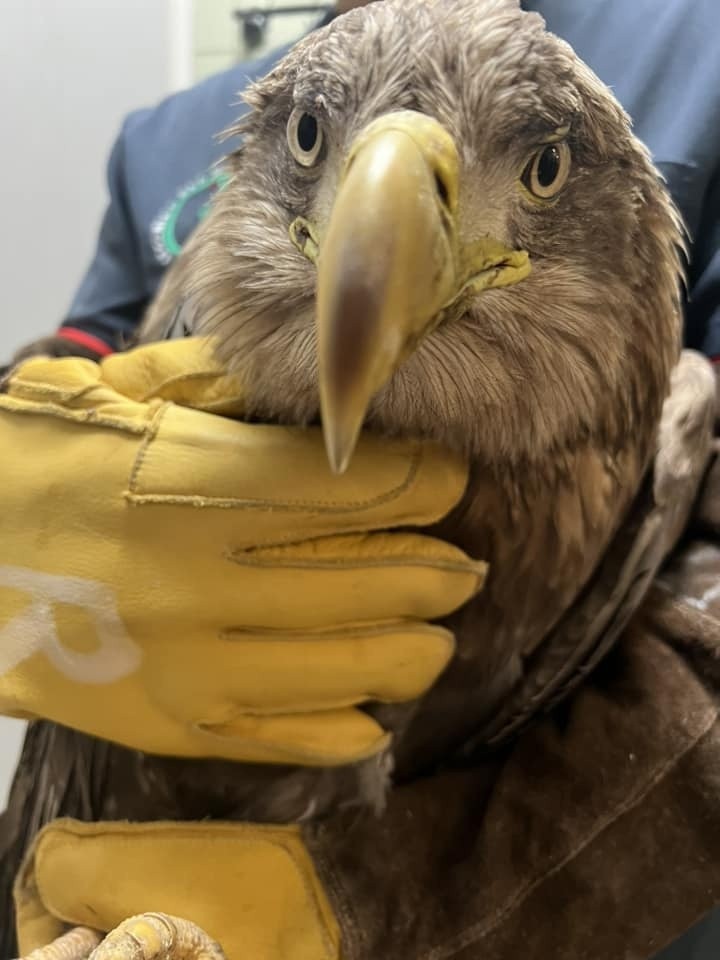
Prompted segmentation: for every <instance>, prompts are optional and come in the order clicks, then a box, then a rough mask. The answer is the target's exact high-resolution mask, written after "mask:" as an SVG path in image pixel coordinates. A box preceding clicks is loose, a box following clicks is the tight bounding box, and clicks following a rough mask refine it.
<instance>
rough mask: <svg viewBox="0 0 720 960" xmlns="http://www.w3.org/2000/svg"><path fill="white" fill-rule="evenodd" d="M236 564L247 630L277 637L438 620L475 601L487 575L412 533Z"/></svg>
mask: <svg viewBox="0 0 720 960" xmlns="http://www.w3.org/2000/svg"><path fill="white" fill-rule="evenodd" d="M231 559H232V560H233V562H234V563H235V564H237V565H238V566H239V567H240V568H241V569H240V570H239V571H238V579H239V580H241V581H242V583H243V584H244V586H245V588H246V589H247V591H248V592H247V594H246V595H245V596H244V597H243V601H242V605H243V610H244V614H245V616H246V617H247V618H248V619H246V620H245V623H248V622H249V623H262V624H263V625H265V626H269V627H272V628H275V629H296V628H307V627H312V626H323V625H328V626H330V625H337V624H342V623H355V622H368V621H370V622H372V621H383V620H396V619H413V620H437V619H439V618H441V617H444V616H447V615H448V614H450V613H452V612H453V611H454V610H456V609H458V607H460V606H462V605H463V604H464V603H466V602H467V601H468V600H469V599H470V598H471V597H472V596H474V595H475V594H476V593H477V592H478V591H479V590H480V589H481V587H482V585H483V582H484V578H485V574H486V571H487V565H486V564H485V563H483V562H480V561H474V560H471V559H470V558H469V557H468V556H467V554H465V553H463V551H462V550H460V549H459V548H457V547H454V546H453V545H452V544H448V543H445V542H444V541H441V540H436V539H434V538H432V537H429V536H424V535H420V534H413V533H397V534H394V533H377V534H368V535H366V536H362V537H360V536H339V537H327V538H322V539H319V540H313V541H305V542H303V543H299V544H295V545H293V546H291V547H277V548H270V549H265V550H252V551H244V552H243V551H240V552H235V553H234V554H233V555H232V558H231ZM230 622H232V621H230Z"/></svg>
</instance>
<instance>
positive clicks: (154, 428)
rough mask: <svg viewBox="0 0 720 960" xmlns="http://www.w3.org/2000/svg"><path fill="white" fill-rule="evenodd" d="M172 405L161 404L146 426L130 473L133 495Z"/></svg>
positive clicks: (129, 488)
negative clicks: (141, 471) (151, 447)
mask: <svg viewBox="0 0 720 960" xmlns="http://www.w3.org/2000/svg"><path fill="white" fill-rule="evenodd" d="M170 406H171V404H170V403H169V402H165V403H163V404H161V405H160V406H159V407H158V409H157V410H156V411H155V413H154V414H153V417H152V419H151V420H150V422H149V423H147V424H145V426H144V429H143V433H144V434H145V436H144V438H143V441H142V443H141V444H140V447H139V449H138V452H137V454H136V456H135V462H134V463H133V466H132V470H131V471H130V478H129V480H128V491H129V492H130V493H132V491H133V489H134V488H135V487H136V485H137V482H138V475H139V473H140V470H141V469H142V466H143V464H144V463H145V458H146V456H147V453H148V450H149V448H150V444H151V443H152V441H153V440H154V439H155V437H156V436H157V434H158V430H159V429H160V424H161V422H162V420H163V418H164V417H165V414H166V413H167V411H168V410H169V409H170ZM127 497H128V493H127V492H126V493H125V498H126V499H127Z"/></svg>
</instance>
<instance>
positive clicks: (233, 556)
mask: <svg viewBox="0 0 720 960" xmlns="http://www.w3.org/2000/svg"><path fill="white" fill-rule="evenodd" d="M223 555H224V557H225V559H226V560H230V562H231V563H235V564H238V565H239V566H244V567H263V568H269V569H273V570H274V569H277V568H280V569H290V570H337V569H340V570H363V569H365V568H366V567H373V568H374V567H400V568H401V567H422V568H428V569H431V570H447V571H448V572H452V573H465V574H468V575H470V576H473V577H474V578H475V579H476V580H479V581H480V582H481V583H482V581H483V580H484V578H485V574H486V571H487V564H485V563H484V562H483V561H482V560H477V561H473V560H471V561H468V562H467V563H462V562H461V561H454V560H431V559H430V558H424V557H422V556H408V557H402V558H399V559H395V558H392V559H391V558H387V559H386V558H380V557H370V558H367V559H364V560H350V559H342V558H339V559H337V560H288V561H283V562H280V561H277V560H272V559H265V558H257V557H256V556H253V555H251V554H250V552H249V551H243V550H242V549H240V550H229V551H226V552H225V553H224V554H223Z"/></svg>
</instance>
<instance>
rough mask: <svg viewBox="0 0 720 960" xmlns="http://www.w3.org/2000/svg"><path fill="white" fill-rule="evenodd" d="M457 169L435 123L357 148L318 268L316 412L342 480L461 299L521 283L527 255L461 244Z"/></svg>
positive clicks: (372, 133)
mask: <svg viewBox="0 0 720 960" xmlns="http://www.w3.org/2000/svg"><path fill="white" fill-rule="evenodd" d="M458 191H459V159H458V154H457V150H456V147H455V144H454V143H453V141H452V138H451V137H450V135H449V134H448V133H447V132H446V130H445V129H444V128H443V127H442V126H441V125H440V124H439V123H437V122H436V121H435V120H432V119H431V118H430V117H427V116H425V115H423V114H420V113H415V112H413V111H403V112H398V113H393V114H388V115H386V116H384V117H381V118H380V119H378V120H376V121H374V122H373V123H372V124H370V125H369V126H368V127H367V128H366V129H365V130H364V131H363V132H362V133H361V134H360V136H359V137H358V138H357V140H356V141H355V143H354V144H353V146H352V148H351V150H350V153H349V156H348V159H347V161H346V164H345V169H344V171H343V175H342V178H341V182H340V186H339V188H338V191H337V196H336V198H335V202H334V204H333V208H332V212H331V215H330V222H329V224H328V227H327V231H326V232H325V235H324V237H323V239H322V243H321V245H320V254H319V258H318V299H317V325H318V329H317V335H318V360H319V375H320V405H321V413H322V422H323V430H324V434H325V445H326V448H327V453H328V459H329V461H330V466H331V467H332V469H333V471H335V472H336V473H342V472H343V471H344V470H345V469H346V468H347V465H348V463H349V461H350V458H351V456H352V452H353V449H354V448H355V443H356V441H357V436H358V433H359V432H360V429H361V427H362V424H363V421H364V419H365V415H366V412H367V408H368V405H369V403H370V401H371V399H372V397H373V396H374V395H375V393H377V391H378V390H379V389H380V388H381V387H382V386H383V385H384V384H385V383H386V382H387V381H388V380H389V379H390V377H391V376H392V374H393V373H394V372H395V370H396V369H397V367H398V366H399V365H400V364H401V363H402V362H403V361H404V360H405V359H406V357H407V356H408V355H409V354H410V353H411V352H412V350H413V349H414V348H415V346H416V345H417V343H418V342H419V340H420V339H421V338H422V337H423V336H425V335H426V334H427V333H429V332H430V331H431V330H432V329H434V327H435V326H436V325H437V324H438V323H439V322H440V321H441V320H442V312H443V310H444V308H446V307H448V306H449V305H450V304H452V303H453V301H455V300H457V299H458V298H459V297H460V295H461V294H463V293H465V292H467V291H468V290H470V291H472V292H478V291H480V290H482V289H487V288H488V287H498V286H507V285H509V284H511V283H515V282H517V281H518V280H521V279H523V277H525V276H527V274H528V273H529V271H530V264H529V258H528V255H527V253H526V252H525V251H517V250H509V249H507V248H506V247H504V246H503V245H502V244H500V243H499V242H498V241H496V240H493V239H492V238H490V237H481V238H480V239H479V240H476V241H474V242H472V243H470V244H467V245H465V246H461V244H460V242H459V239H458V224H457V207H458Z"/></svg>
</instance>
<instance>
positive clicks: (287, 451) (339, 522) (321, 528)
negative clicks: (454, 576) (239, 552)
mask: <svg viewBox="0 0 720 960" xmlns="http://www.w3.org/2000/svg"><path fill="white" fill-rule="evenodd" d="M466 482H467V467H466V465H465V464H464V463H463V462H462V460H460V458H458V457H456V456H454V455H451V454H448V453H447V452H445V451H443V450H441V449H440V448H438V447H436V446H434V445H432V444H429V443H417V442H413V441H406V440H386V439H383V438H380V437H376V436H372V435H365V436H363V437H362V438H361V441H360V443H359V444H358V447H357V450H356V453H355V455H354V457H353V461H352V464H351V465H350V468H349V469H348V471H347V473H345V474H343V475H342V476H340V477H338V476H335V475H334V474H332V473H331V472H330V468H329V466H328V461H327V455H326V453H325V448H324V445H323V438H322V433H321V431H320V430H319V429H302V428H290V427H280V426H266V425H261V424H245V423H239V422H237V421H233V420H229V419H227V418H224V417H217V416H213V415H212V414H208V413H203V412H200V411H196V410H189V409H186V408H183V407H177V406H172V405H169V406H168V407H167V408H166V409H165V411H164V413H163V415H162V417H159V418H157V419H156V421H155V422H154V424H153V432H152V434H151V435H150V436H148V438H147V442H146V444H144V446H143V451H142V456H141V457H139V458H138V461H137V463H136V465H135V469H134V471H133V474H132V480H131V482H130V485H129V489H128V496H127V499H128V500H129V502H130V503H132V504H134V505H135V506H138V507H142V508H145V507H150V508H153V507H155V506H157V505H163V506H164V507H165V508H168V509H176V510H177V509H178V508H181V509H180V510H178V513H177V514H176V516H175V523H177V521H178V520H179V519H180V517H182V518H183V521H184V522H186V523H187V522H192V519H193V518H192V517H191V514H192V512H193V510H195V514H196V516H195V521H196V522H197V523H200V524H204V523H206V522H207V516H208V514H210V513H211V512H217V513H220V514H221V516H220V518H219V523H220V524H221V526H222V529H223V530H224V532H225V534H226V536H227V539H229V540H231V541H232V542H233V543H234V545H235V546H236V547H239V548H244V547H256V546H268V545H272V544H278V543H288V542H296V541H298V540H303V539H306V538H311V537H318V536H322V535H324V534H328V533H343V532H347V531H353V530H371V529H385V528H388V527H394V526H417V525H420V526H422V525H429V524H431V523H434V522H436V521H437V520H439V519H441V518H442V517H444V516H445V515H446V514H447V513H448V512H449V511H450V510H451V509H452V508H453V507H454V506H455V504H456V503H457V502H458V501H459V500H460V498H461V496H462V494H463V492H464V489H465V485H466ZM188 507H189V508H191V509H190V510H188V509H187V508H188ZM182 508H184V509H182ZM181 511H182V512H181ZM201 511H202V516H199V514H200V512H201Z"/></svg>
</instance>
